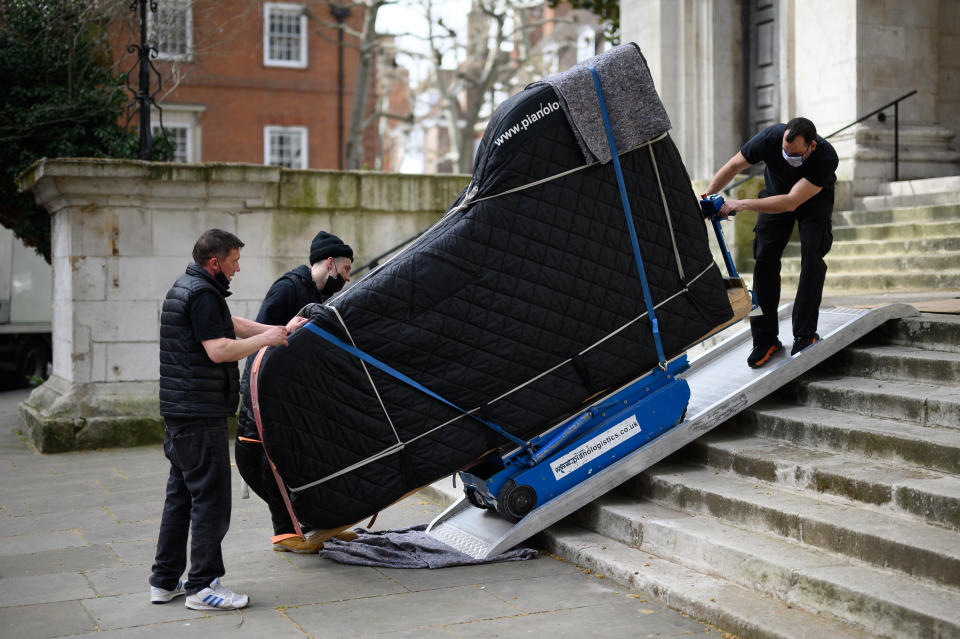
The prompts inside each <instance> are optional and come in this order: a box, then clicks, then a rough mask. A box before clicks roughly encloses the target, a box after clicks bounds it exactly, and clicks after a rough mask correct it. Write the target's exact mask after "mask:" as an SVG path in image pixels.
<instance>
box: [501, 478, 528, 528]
mask: <svg viewBox="0 0 960 639" xmlns="http://www.w3.org/2000/svg"><path fill="white" fill-rule="evenodd" d="M497 501H498V503H499V504H500V514H501V515H503V516H504V517H506V518H507V519H509V520H510V521H512V522H514V523H516V522H518V521H520V520H521V519H523V517H524V516H525V515H526V514H527V513H528V512H530V511H531V510H533V509H534V507H535V506H536V505H537V492H536V491H535V490H534V489H533V488H530V486H525V485H520V486H517V485H516V484H514V483H513V480H512V479H511V480H510V481H508V482H507V483H506V484H504V486H503V488H502V489H501V490H500V498H499V499H498V500H497Z"/></svg>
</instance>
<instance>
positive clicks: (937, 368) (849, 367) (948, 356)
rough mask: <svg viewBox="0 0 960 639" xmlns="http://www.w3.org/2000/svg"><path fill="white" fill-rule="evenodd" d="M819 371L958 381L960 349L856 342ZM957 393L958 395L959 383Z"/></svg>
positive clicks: (931, 380) (935, 380)
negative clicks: (932, 348)
mask: <svg viewBox="0 0 960 639" xmlns="http://www.w3.org/2000/svg"><path fill="white" fill-rule="evenodd" d="M818 371H819V372H822V373H827V372H833V373H843V374H844V375H849V376H856V377H869V378H870V379H900V380H906V381H911V380H912V381H916V382H932V383H934V384H938V383H943V382H945V381H950V380H958V382H960V353H947V352H942V351H934V350H927V349H924V348H917V347H915V346H902V345H899V344H869V343H858V344H855V345H853V346H849V347H847V348H845V349H843V350H842V351H840V352H839V353H837V354H836V355H834V356H833V357H831V358H829V359H828V360H827V361H825V362H824V363H823V364H821V365H820V366H819V367H818ZM957 394H958V396H960V386H958V390H957Z"/></svg>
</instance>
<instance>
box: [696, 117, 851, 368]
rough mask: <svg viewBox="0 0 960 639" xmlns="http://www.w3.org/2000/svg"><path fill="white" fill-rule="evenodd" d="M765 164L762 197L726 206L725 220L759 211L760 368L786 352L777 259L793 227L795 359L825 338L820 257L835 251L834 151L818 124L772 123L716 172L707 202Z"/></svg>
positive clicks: (756, 357)
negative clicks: (796, 254)
mask: <svg viewBox="0 0 960 639" xmlns="http://www.w3.org/2000/svg"><path fill="white" fill-rule="evenodd" d="M761 161H762V162H765V163H766V169H765V171H764V182H765V185H766V187H765V189H764V190H763V191H761V193H760V197H759V198H757V199H748V200H727V201H726V202H725V203H724V206H723V208H722V209H721V210H720V215H721V217H723V218H726V217H727V215H728V214H729V213H731V212H732V211H743V210H751V211H758V212H759V213H760V215H759V216H758V217H757V225H756V226H755V227H754V229H753V230H754V240H753V258H754V260H755V264H754V269H753V293H754V295H755V296H756V298H757V304H758V305H759V306H760V310H761V311H762V312H763V315H762V316H756V317H751V318H750V330H751V332H752V334H753V351H752V352H751V353H750V355H749V357H748V358H747V364H748V365H749V366H750V367H751V368H759V367H761V366H763V365H764V364H766V363H767V362H768V361H770V358H771V357H772V356H773V355H774V354H775V353H776V352H777V351H779V350H780V349H782V348H783V345H782V344H781V343H780V340H779V338H778V332H779V324H778V321H777V306H779V304H780V258H781V256H782V255H783V250H784V248H786V246H787V242H788V241H789V240H790V234H791V233H792V232H793V224H794V221H796V223H797V225H798V227H799V230H800V281H799V283H798V284H797V297H796V299H795V300H794V305H793V349H792V350H791V351H790V355H791V356H792V355H796V354H797V353H799V352H800V351H802V350H803V349H805V348H807V347H808V346H810V345H812V344H813V343H814V342H816V341H817V340H819V339H820V336H819V335H817V319H818V318H819V315H820V301H821V299H822V297H823V283H824V279H825V278H826V275H827V265H826V263H824V261H823V257H824V256H825V255H826V254H827V253H828V252H829V251H830V246H831V245H832V244H833V233H832V227H831V220H830V219H831V216H832V215H833V193H834V184H835V183H836V181H837V176H836V170H837V164H838V159H837V152H836V151H834V149H833V147H832V146H831V145H830V143H829V142H827V141H826V140H824V139H823V138H822V137H820V136H819V135H817V129H816V127H815V126H814V125H813V122H811V121H810V120H808V119H806V118H794V119H792V120H790V121H789V122H787V123H786V124H774V125H773V126H770V127H767V128H766V129H764V130H763V131H761V132H760V133H758V134H757V135H755V136H754V137H752V138H751V139H750V140H749V141H748V142H747V143H746V144H744V145H743V148H741V149H740V152H739V153H737V154H736V155H735V156H733V157H732V158H730V160H729V161H728V162H727V163H726V164H724V165H723V167H722V168H721V169H720V170H719V171H717V174H716V175H715V176H714V177H713V180H711V181H710V184H709V186H707V191H706V193H704V197H706V196H707V195H711V194H714V193H717V192H719V191H720V189H722V188H723V187H724V186H725V185H726V184H727V183H728V182H730V180H731V179H733V177H734V176H735V175H736V174H737V173H740V172H742V171H743V170H745V169H746V168H747V167H748V166H750V165H751V164H755V163H757V162H761Z"/></svg>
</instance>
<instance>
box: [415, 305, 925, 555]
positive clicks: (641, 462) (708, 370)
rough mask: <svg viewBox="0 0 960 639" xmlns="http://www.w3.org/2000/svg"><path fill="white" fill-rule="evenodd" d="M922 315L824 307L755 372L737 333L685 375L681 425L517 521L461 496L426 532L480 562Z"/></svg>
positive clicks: (784, 319)
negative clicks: (800, 346) (800, 338)
mask: <svg viewBox="0 0 960 639" xmlns="http://www.w3.org/2000/svg"><path fill="white" fill-rule="evenodd" d="M790 308H791V305H787V306H784V307H782V308H781V309H780V313H779V317H780V318H781V319H780V334H781V335H792V334H793V330H792V327H791V320H790V316H789V315H790V313H789V311H790ZM917 314H918V312H917V310H916V309H915V308H913V307H912V306H909V305H907V304H889V305H886V306H881V307H878V308H874V309H853V308H824V309H821V310H820V320H819V324H818V325H819V332H820V335H821V336H822V339H821V340H820V341H819V342H817V343H816V344H814V345H813V346H811V347H810V348H808V349H807V350H805V351H803V352H802V353H800V354H798V355H796V356H795V357H790V355H789V348H790V345H789V344H785V347H786V349H787V350H785V351H782V352H781V353H778V354H777V355H776V356H774V358H773V359H772V360H771V362H770V363H769V364H767V365H766V366H764V367H763V368H760V369H758V370H754V369H751V368H750V367H748V366H747V364H746V361H747V355H749V353H750V350H751V348H752V342H751V337H750V331H749V330H743V331H741V332H740V333H737V334H734V335H732V336H730V337H729V338H727V339H726V340H724V341H723V342H721V343H719V344H717V345H716V346H715V347H713V348H712V349H710V350H709V351H707V352H706V353H704V354H703V355H702V356H700V357H699V358H698V359H696V360H695V361H694V362H693V363H692V364H691V365H690V369H689V370H688V371H686V372H685V373H683V374H682V375H681V376H680V377H683V378H685V379H686V380H687V382H688V383H689V385H690V391H691V396H690V403H689V405H688V408H687V417H686V418H685V419H684V421H682V422H681V423H680V424H678V425H676V426H674V427H673V428H672V429H670V430H668V431H667V432H665V433H664V434H663V435H661V436H659V437H658V438H656V439H654V440H652V441H650V442H649V443H647V444H646V445H644V446H642V447H641V448H638V449H637V450H636V451H634V452H633V453H631V454H630V455H628V456H627V457H624V458H623V459H622V460H621V461H619V462H616V463H614V464H613V465H611V466H609V467H607V468H605V469H604V470H602V471H600V472H598V473H597V474H596V475H593V476H592V477H590V478H589V479H587V480H585V481H583V482H581V483H580V484H577V485H576V486H574V487H573V488H571V489H569V490H568V491H566V492H565V493H563V494H562V495H560V496H558V497H556V498H555V499H552V500H551V501H548V502H547V503H545V504H543V505H542V506H540V507H538V508H535V509H534V510H532V511H530V513H528V514H527V515H526V517H524V518H523V519H522V520H520V521H519V522H518V523H516V524H514V523H512V522H510V521H508V520H507V519H504V518H503V517H501V516H500V515H498V514H497V513H496V512H495V511H491V510H484V509H480V508H477V507H475V506H473V505H471V504H470V503H469V501H467V498H466V496H463V497H461V498H460V499H459V500H458V501H457V502H456V503H454V504H453V505H452V506H450V507H449V508H447V510H446V511H444V512H443V513H441V514H440V515H438V516H437V518H436V519H434V520H433V521H432V522H431V523H430V526H429V527H428V528H427V533H428V534H429V535H431V536H433V537H435V538H437V539H439V540H440V541H443V542H444V543H446V544H448V545H450V546H453V547H454V548H456V549H458V550H461V551H462V552H464V553H466V554H468V555H470V556H471V557H474V558H476V559H486V558H489V557H493V556H495V555H498V554H500V553H502V552H504V551H505V550H508V549H510V548H512V547H513V546H515V545H516V544H518V543H520V542H522V541H524V540H526V539H528V538H530V537H532V536H533V535H535V534H536V533H538V532H540V531H541V530H543V529H545V528H547V527H548V526H550V525H551V524H554V523H556V522H557V521H559V520H560V519H562V518H564V517H566V516H567V515H569V514H570V513H572V512H574V511H575V510H577V509H579V508H580V507H582V506H584V505H586V504H588V503H590V502H591V501H593V500H594V499H596V498H598V497H600V496H601V495H604V494H606V493H607V492H609V491H610V490H612V489H613V488H615V487H617V486H619V485H620V484H622V483H623V482H625V481H627V480H628V479H630V478H632V477H634V476H635V475H638V474H639V473H641V472H642V471H643V470H644V469H646V468H648V467H650V466H652V465H653V464H655V463H656V462H658V461H660V460H661V459H663V458H664V457H666V456H667V455H669V454H671V453H673V452H674V451H676V450H679V449H680V448H682V447H683V446H685V445H686V444H688V443H690V442H692V441H693V440H695V439H697V438H698V437H700V436H701V435H703V434H704V433H706V432H708V431H710V430H711V429H713V428H714V427H715V426H718V425H719V424H721V423H723V422H724V421H726V420H727V419H729V418H730V417H732V416H734V415H736V414H737V413H739V412H740V411H742V410H743V409H745V408H747V407H748V406H750V405H752V404H754V403H756V402H757V401H759V400H761V399H763V398H764V397H766V396H767V395H769V394H770V393H771V392H773V391H775V390H776V389H778V388H780V387H781V386H783V385H784V384H786V383H787V382H789V381H791V380H793V379H795V378H796V377H799V376H800V375H801V374H803V373H805V372H806V371H808V370H810V369H811V368H813V367H814V366H816V365H817V364H819V363H820V362H822V361H824V360H825V359H827V358H828V357H830V356H831V355H833V354H835V353H837V352H838V351H840V350H841V349H843V348H845V347H846V346H848V345H850V344H851V343H853V342H854V341H856V340H857V339H859V338H861V337H863V336H864V335H866V334H867V333H869V332H870V331H872V330H873V329H875V328H877V327H879V326H880V325H881V324H883V323H884V322H887V321H888V320H892V319H898V318H902V317H909V316H912V315H917Z"/></svg>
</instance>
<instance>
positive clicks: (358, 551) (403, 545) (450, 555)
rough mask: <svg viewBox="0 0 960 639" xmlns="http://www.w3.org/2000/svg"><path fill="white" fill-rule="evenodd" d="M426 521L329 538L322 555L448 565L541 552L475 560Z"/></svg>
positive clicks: (363, 562)
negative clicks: (437, 534) (345, 537)
mask: <svg viewBox="0 0 960 639" xmlns="http://www.w3.org/2000/svg"><path fill="white" fill-rule="evenodd" d="M426 528H427V525H426V524H420V525H418V526H411V527H410V528H400V529H397V530H378V531H376V532H369V531H366V530H363V529H362V528H358V529H356V532H357V533H358V534H359V535H360V536H359V537H357V538H356V539H354V540H353V541H340V540H339V539H336V538H334V539H329V540H327V541H325V542H323V550H321V551H320V556H321V557H325V558H327V559H332V560H334V561H336V562H339V563H341V564H352V565H355V566H372V567H376V568H448V567H450V566H467V565H472V564H489V563H494V562H499V561H523V560H525V559H533V558H534V557H536V556H537V554H538V553H537V551H536V550H533V549H532V548H523V547H521V546H517V547H516V548H514V549H512V550H508V551H507V552H505V553H503V554H500V555H497V556H496V557H491V558H489V559H474V558H473V557H471V556H470V555H467V554H464V553H462V552H460V551H459V550H455V549H454V548H451V547H450V546H448V545H446V544H445V543H443V542H441V541H439V540H437V539H434V538H433V537H430V536H429V535H427V534H426V533H425V532H424V531H425V530H426Z"/></svg>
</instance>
